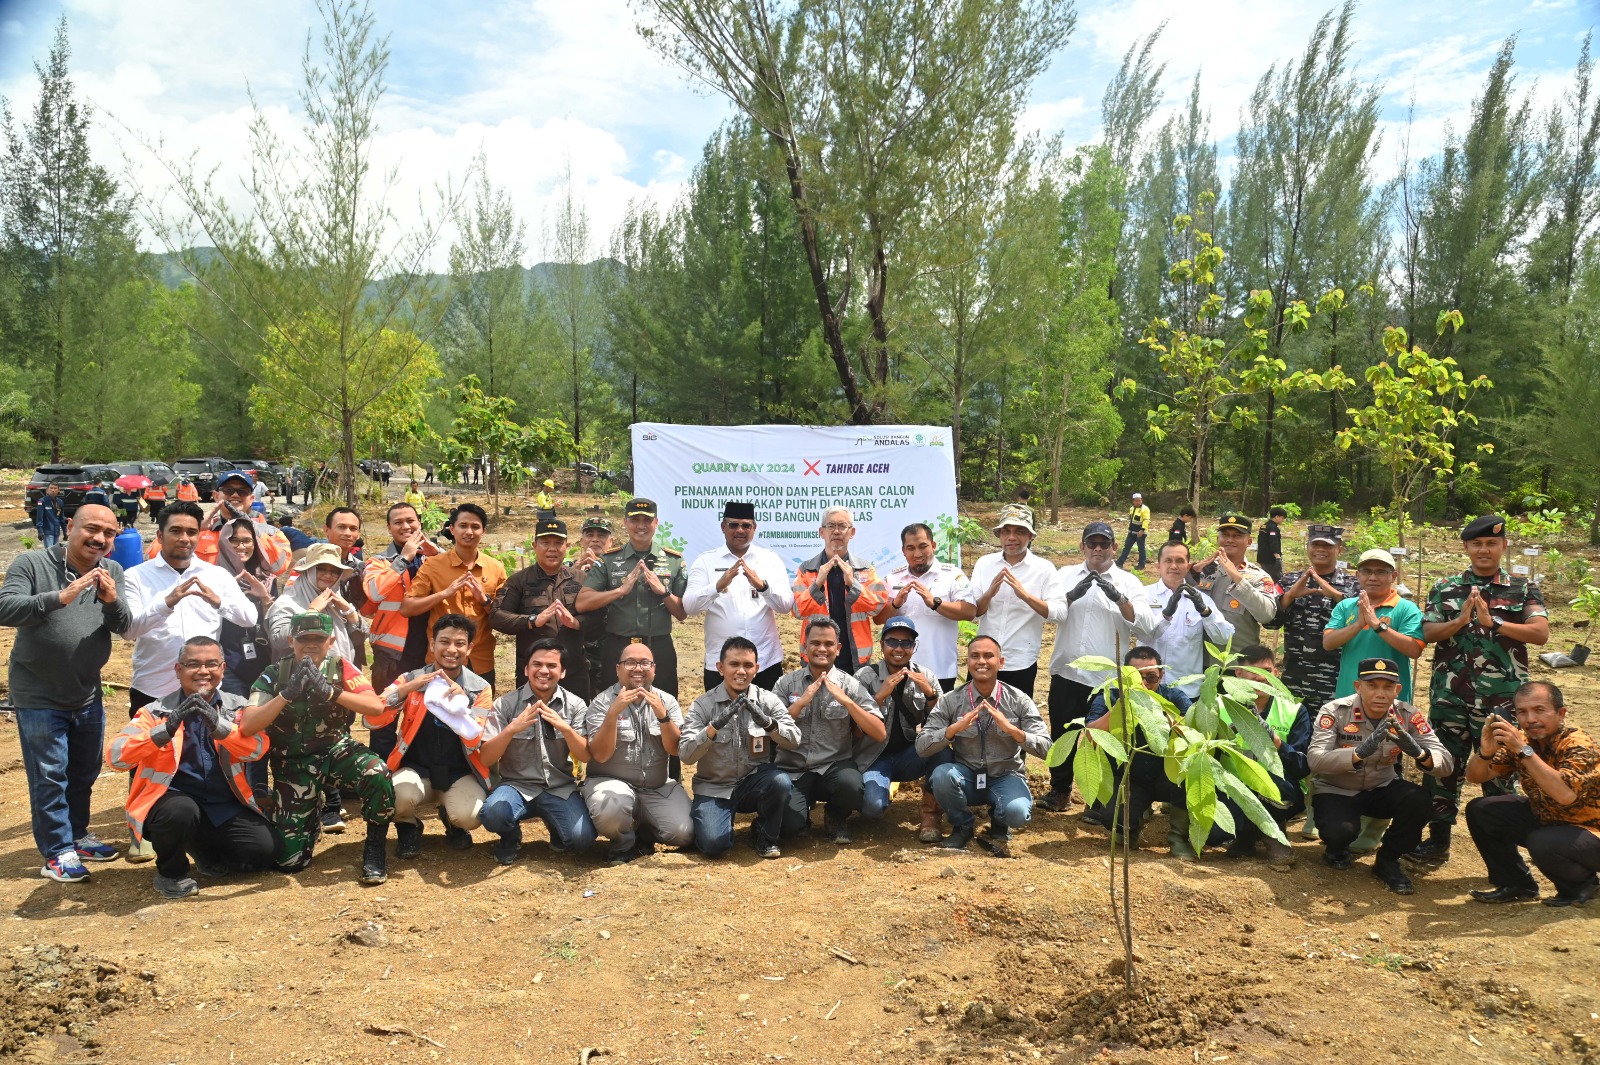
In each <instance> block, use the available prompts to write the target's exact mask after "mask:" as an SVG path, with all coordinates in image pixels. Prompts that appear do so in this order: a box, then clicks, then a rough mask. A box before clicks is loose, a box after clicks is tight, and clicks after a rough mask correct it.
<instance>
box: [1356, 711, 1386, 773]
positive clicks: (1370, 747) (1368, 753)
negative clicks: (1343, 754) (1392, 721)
mask: <svg viewBox="0 0 1600 1065" xmlns="http://www.w3.org/2000/svg"><path fill="white" fill-rule="evenodd" d="M1388 738H1389V719H1388V718H1385V719H1383V720H1382V721H1380V722H1378V727H1377V728H1375V729H1373V730H1372V735H1370V736H1368V737H1367V738H1366V739H1364V740H1362V741H1361V742H1360V743H1359V744H1357V745H1356V757H1357V758H1359V759H1361V760H1362V761H1363V762H1365V761H1366V760H1367V759H1369V758H1371V757H1373V756H1374V755H1376V754H1377V753H1378V751H1379V750H1381V749H1382V748H1383V741H1384V740H1386V739H1388Z"/></svg>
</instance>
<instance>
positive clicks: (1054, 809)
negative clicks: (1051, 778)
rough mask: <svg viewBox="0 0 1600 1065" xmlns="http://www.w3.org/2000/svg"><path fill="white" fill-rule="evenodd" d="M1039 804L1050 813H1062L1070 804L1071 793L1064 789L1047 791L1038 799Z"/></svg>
mask: <svg viewBox="0 0 1600 1065" xmlns="http://www.w3.org/2000/svg"><path fill="white" fill-rule="evenodd" d="M1039 805H1040V806H1043V807H1044V808H1045V809H1046V810H1049V811H1050V812H1051V813H1055V814H1059V813H1064V812H1066V810H1067V808H1068V807H1069V806H1071V805H1072V795H1071V793H1069V792H1065V791H1054V790H1052V791H1047V792H1045V794H1044V797H1043V798H1041V799H1040V800H1039Z"/></svg>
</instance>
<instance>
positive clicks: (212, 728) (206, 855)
mask: <svg viewBox="0 0 1600 1065" xmlns="http://www.w3.org/2000/svg"><path fill="white" fill-rule="evenodd" d="M176 668H177V672H178V690H177V691H175V692H173V693H172V694H171V695H167V696H163V697H162V698H160V699H158V700H156V701H155V702H153V703H146V704H145V705H144V706H143V707H141V708H140V710H139V712H138V714H137V715H136V716H135V717H134V719H133V720H132V721H130V722H128V724H127V726H126V727H124V728H123V730H122V731H121V732H119V733H117V735H116V736H115V737H113V738H112V740H111V743H110V745H109V746H108V747H107V748H106V764H107V765H109V766H110V767H111V768H112V769H117V770H124V771H131V772H132V773H133V780H132V784H131V786H130V787H129V789H128V802H127V813H128V830H129V831H130V832H131V833H132V834H133V838H134V840H136V841H142V840H149V841H150V844H151V846H153V847H154V848H155V852H156V893H157V894H158V895H160V896H161V897H162V898H167V899H181V898H186V897H188V896H190V895H197V894H199V893H200V885H199V884H197V883H195V881H194V878H193V877H191V876H190V875H189V852H190V851H193V852H194V855H195V860H196V864H197V865H198V867H199V871H200V875H201V876H206V877H214V876H223V875H225V874H226V873H227V872H228V868H229V866H230V865H232V866H235V867H237V868H238V869H239V871H240V872H254V871H256V870H260V869H270V868H271V867H272V855H273V851H274V849H275V848H276V846H277V841H276V840H275V839H274V838H273V835H272V824H271V822H269V821H268V820H267V819H266V818H265V817H264V816H262V813H261V807H260V806H258V805H257V804H256V799H255V795H254V794H253V793H252V792H251V790H250V782H249V781H248V780H246V779H245V772H244V765H245V763H247V762H254V761H256V760H258V759H259V758H260V757H261V756H262V755H263V754H265V753H266V752H267V738H266V737H265V736H263V735H260V734H259V733H257V734H256V735H253V736H246V735H244V734H243V733H242V732H241V731H240V729H239V713H240V711H241V710H242V709H243V708H244V706H245V701H244V700H243V699H241V698H239V697H238V696H237V695H229V694H228V693H227V692H225V691H223V690H222V689H221V687H220V685H221V683H222V670H223V664H222V647H221V645H220V644H218V643H217V641H216V640H213V639H212V638H211V637H209V636H195V637H191V638H190V639H189V640H187V641H185V643H184V645H183V649H182V650H181V651H180V652H179V653H178V663H177V667H176Z"/></svg>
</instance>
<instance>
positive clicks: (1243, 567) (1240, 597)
mask: <svg viewBox="0 0 1600 1065" xmlns="http://www.w3.org/2000/svg"><path fill="white" fill-rule="evenodd" d="M1249 547H1250V519H1249V518H1246V517H1242V516H1240V515H1238V514H1224V515H1223V516H1222V517H1221V518H1219V519H1217V553H1216V554H1214V555H1212V556H1211V557H1210V558H1208V559H1204V560H1202V561H1199V562H1196V563H1194V564H1193V565H1192V566H1190V567H1189V582H1190V583H1191V584H1193V585H1194V586H1195V587H1196V588H1199V589H1200V590H1201V591H1202V592H1204V593H1206V594H1207V595H1209V596H1210V597H1211V601H1212V602H1213V603H1215V604H1216V606H1217V609H1218V610H1220V611H1222V616H1223V617H1225V618H1227V619H1228V620H1229V621H1230V622H1232V624H1233V644H1234V646H1235V647H1244V646H1247V645H1249V644H1253V643H1260V642H1261V625H1262V623H1263V622H1268V621H1271V620H1272V619H1273V618H1275V617H1276V616H1277V613H1278V586H1277V585H1276V584H1274V583H1273V581H1272V578H1271V577H1270V576H1268V575H1267V571H1266V570H1264V569H1262V568H1261V567H1260V566H1258V565H1256V564H1255V563H1254V562H1251V561H1250V560H1249V559H1248V558H1246V557H1245V552H1246V551H1247V550H1248V549H1249Z"/></svg>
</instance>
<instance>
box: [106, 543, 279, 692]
mask: <svg viewBox="0 0 1600 1065" xmlns="http://www.w3.org/2000/svg"><path fill="white" fill-rule="evenodd" d="M190 577H199V578H200V582H201V583H202V584H204V585H205V586H206V587H207V588H210V589H211V590H212V591H213V592H215V593H216V594H217V598H218V599H220V600H222V602H221V603H220V604H219V605H218V606H216V607H213V606H212V605H211V604H210V603H208V602H206V601H205V599H204V598H202V597H201V596H198V595H186V596H184V597H183V598H182V599H180V600H178V605H177V606H176V607H169V606H168V605H167V593H168V592H170V591H172V589H173V588H174V587H176V586H177V585H178V584H180V583H182V582H183V581H186V580H188V579H189V578H190ZM126 579H127V587H128V610H129V612H130V613H131V614H132V615H133V624H132V625H129V626H128V631H127V632H124V633H123V634H122V638H123V639H124V640H131V641H132V642H133V679H132V681H131V682H130V683H131V684H132V686H133V687H134V688H137V689H138V690H139V691H142V692H144V693H145V694H146V695H154V696H156V697H157V698H159V697H161V696H163V695H170V694H171V693H173V692H175V691H177V690H178V674H177V672H176V671H175V670H174V668H173V667H175V666H176V665H177V664H178V652H180V651H181V650H183V642H184V641H185V640H187V639H189V638H190V637H192V636H209V637H211V638H212V639H213V640H214V639H216V638H217V637H218V636H219V635H220V634H221V632H222V622H223V620H224V619H226V620H228V621H231V622H233V623H234V624H235V625H242V626H250V625H254V624H255V623H256V619H257V614H256V606H255V604H254V603H252V602H251V601H250V600H249V599H248V598H247V597H246V596H245V594H244V592H243V591H242V590H241V589H240V588H239V582H238V581H237V580H235V579H234V577H233V574H231V573H229V572H228V571H227V570H225V569H223V568H222V567H221V566H214V565H212V564H211V563H209V562H202V561H201V560H200V559H198V558H193V559H190V560H189V567H188V569H185V570H184V571H183V572H182V573H180V572H178V571H177V570H175V569H173V568H172V567H171V566H170V565H168V564H167V560H166V559H165V558H163V557H162V556H161V555H160V554H159V553H158V554H157V555H156V556H155V557H154V558H152V559H148V560H146V561H144V562H141V563H139V564H138V565H137V566H134V567H132V568H131V569H129V570H128V571H127V574H126Z"/></svg>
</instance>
